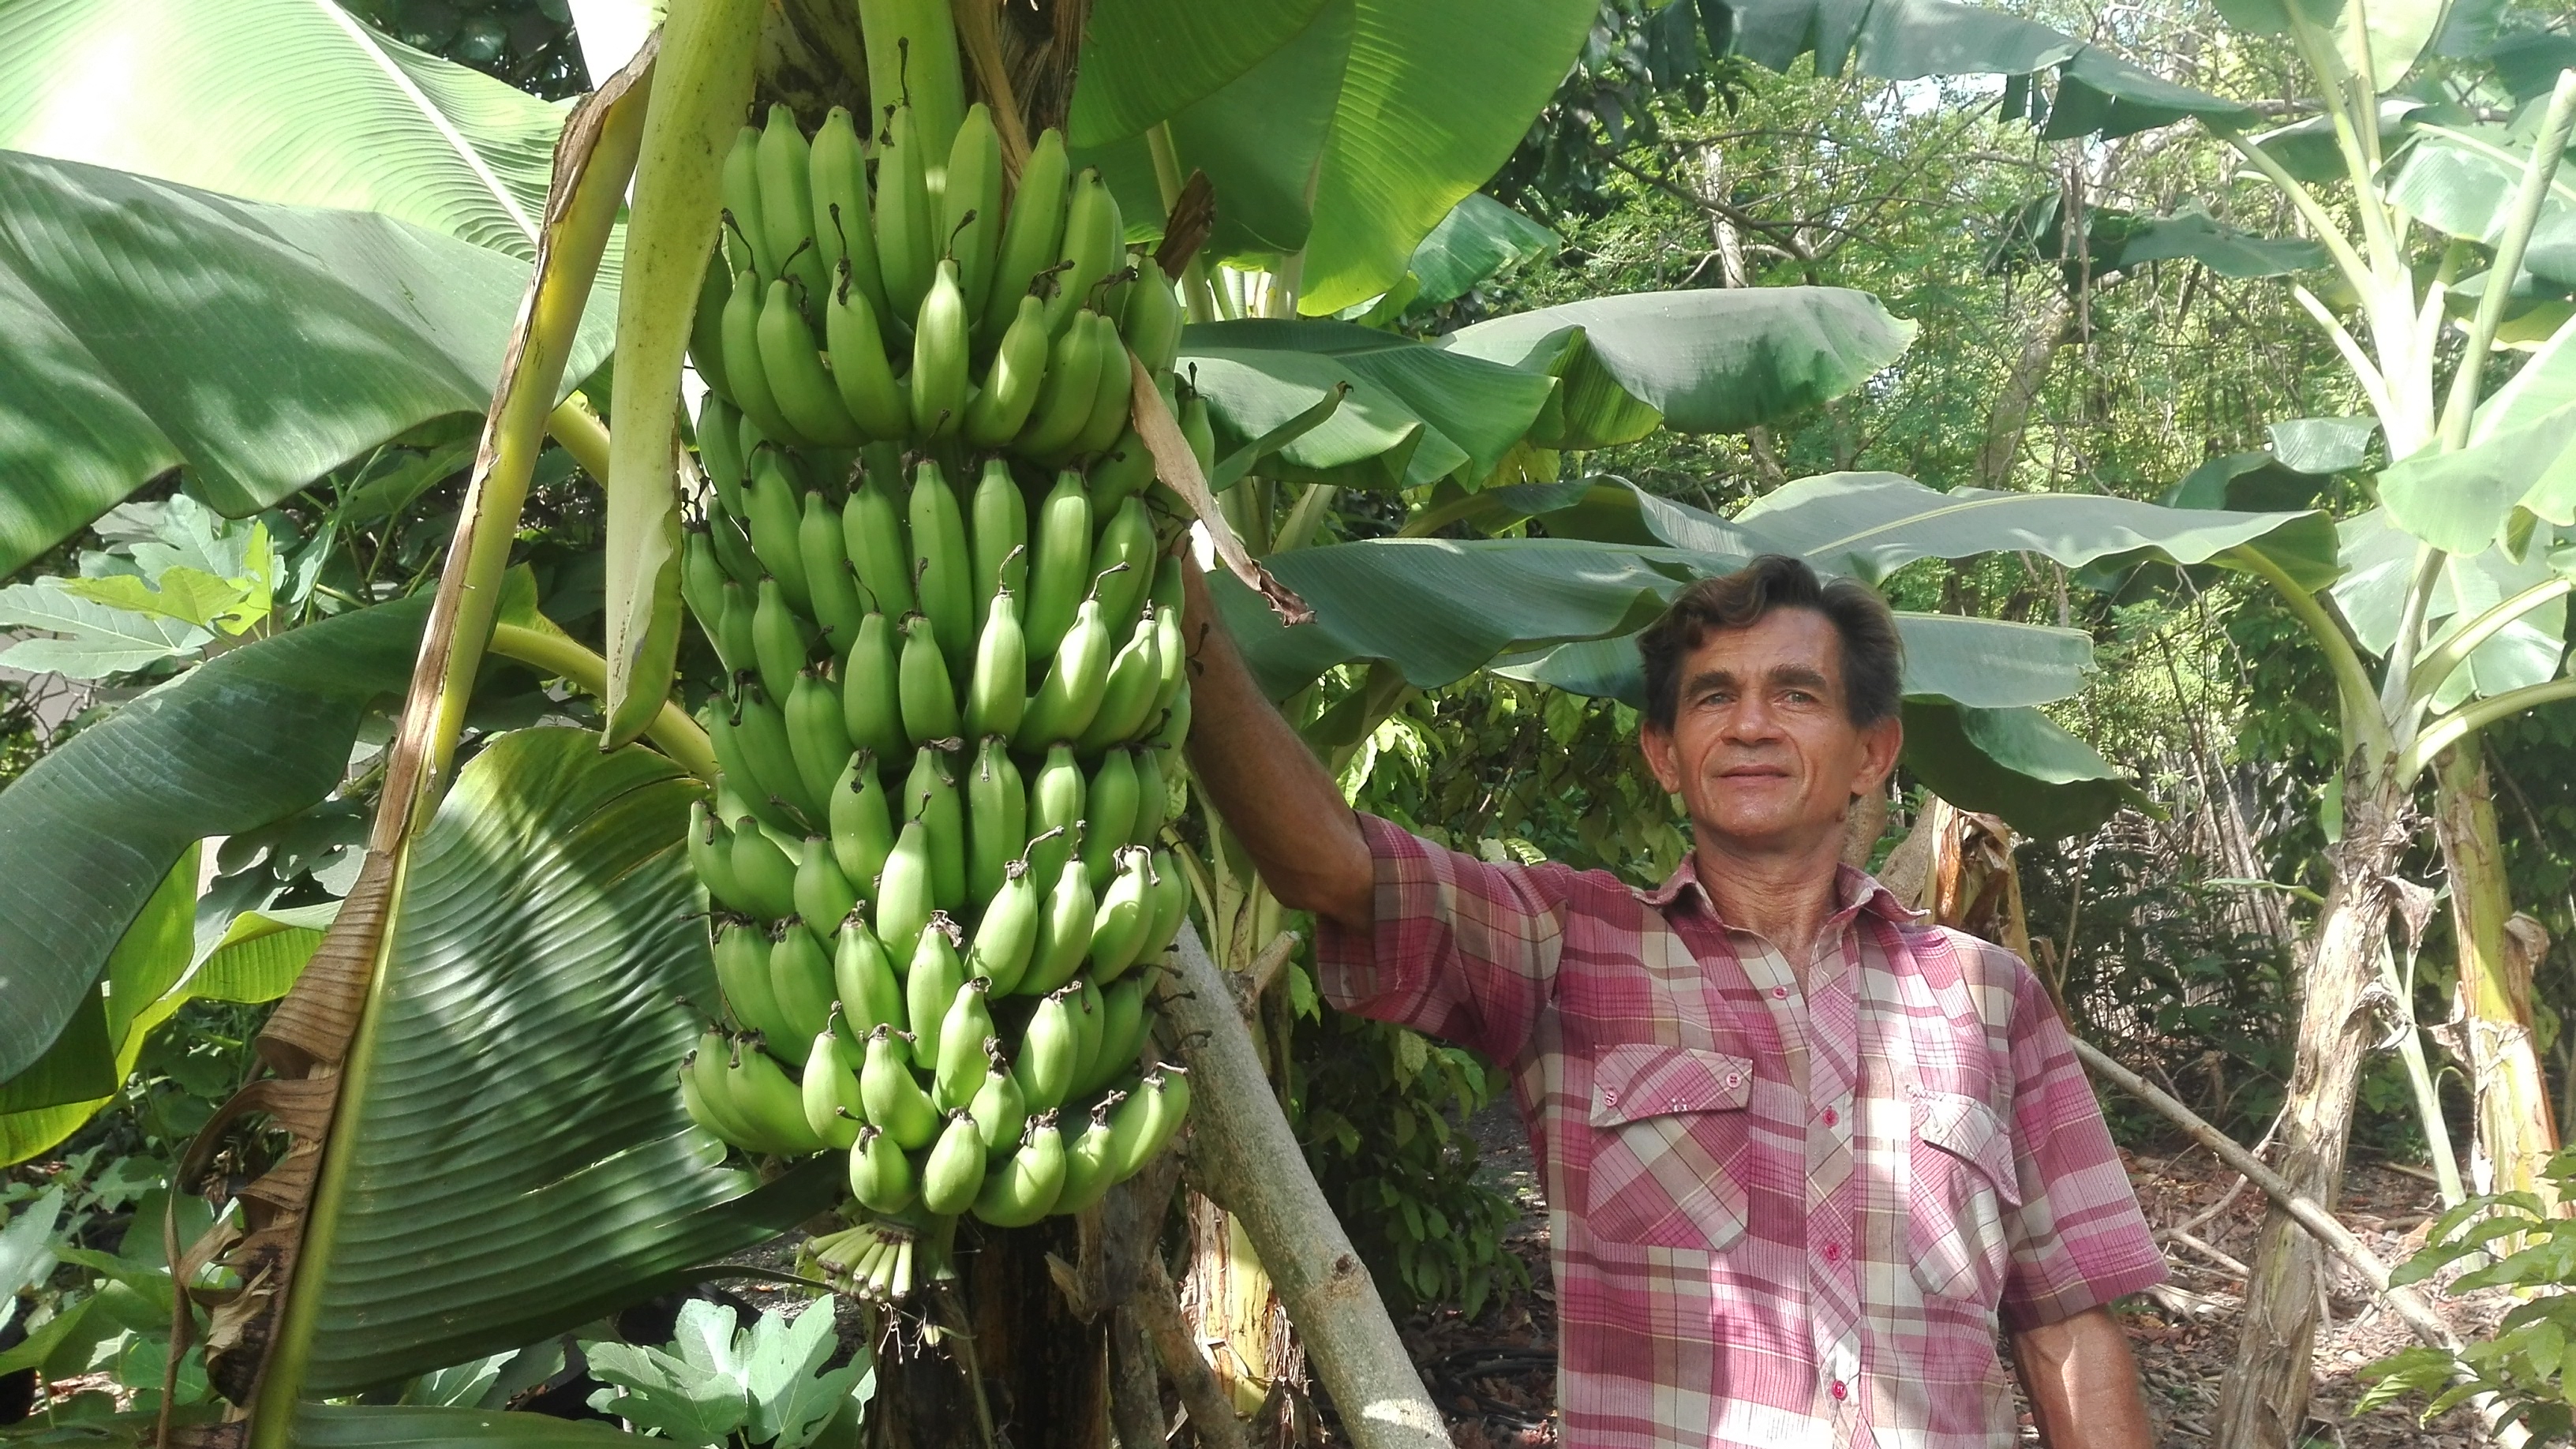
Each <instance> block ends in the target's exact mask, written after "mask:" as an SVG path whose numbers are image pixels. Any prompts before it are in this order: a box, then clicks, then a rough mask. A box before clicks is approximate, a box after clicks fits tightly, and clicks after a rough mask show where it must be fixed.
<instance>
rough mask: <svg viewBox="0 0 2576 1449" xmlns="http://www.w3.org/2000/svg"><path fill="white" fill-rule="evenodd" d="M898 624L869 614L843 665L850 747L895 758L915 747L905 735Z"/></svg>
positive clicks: (843, 714)
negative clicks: (896, 636) (896, 643)
mask: <svg viewBox="0 0 2576 1449" xmlns="http://www.w3.org/2000/svg"><path fill="white" fill-rule="evenodd" d="M896 681H897V665H896V663H895V646H894V626H893V625H891V624H889V623H887V622H886V616H885V615H883V614H878V613H870V614H869V615H868V616H867V617H865V618H863V619H861V620H859V638H858V642H857V643H855V644H853V645H851V646H850V655H849V657H848V658H847V659H845V660H843V661H842V663H841V723H842V724H843V725H845V726H847V727H848V729H849V732H850V740H851V743H853V744H855V745H857V746H858V747H859V748H861V749H864V750H872V751H874V752H875V753H876V756H877V758H878V759H880V760H891V759H894V758H896V757H897V756H899V755H901V754H902V753H903V752H904V751H905V750H908V749H910V748H912V739H911V737H910V736H908V735H906V734H905V733H904V731H903V715H902V713H901V706H900V704H899V703H898V700H899V688H898V685H897V682H896Z"/></svg>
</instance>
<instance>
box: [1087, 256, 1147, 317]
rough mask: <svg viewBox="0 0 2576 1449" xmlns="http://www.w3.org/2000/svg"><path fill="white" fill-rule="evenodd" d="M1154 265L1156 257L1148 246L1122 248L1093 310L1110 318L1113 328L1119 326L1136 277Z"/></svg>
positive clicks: (1133, 289) (1125, 313) (1102, 286)
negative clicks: (1116, 263)
mask: <svg viewBox="0 0 2576 1449" xmlns="http://www.w3.org/2000/svg"><path fill="white" fill-rule="evenodd" d="M1152 265H1154V258H1153V256H1152V254H1151V252H1150V251H1149V250H1148V249H1147V248H1144V247H1124V248H1122V249H1120V252H1119V255H1118V265H1117V266H1115V267H1113V268H1111V269H1110V272H1109V275H1108V276H1107V277H1106V278H1105V279H1103V281H1102V285H1101V289H1100V301H1099V302H1098V303H1097V304H1095V305H1094V306H1093V308H1092V310H1093V311H1096V312H1098V313H1099V314H1100V315H1101V316H1103V317H1106V318H1108V319H1109V325H1110V327H1111V328H1113V329H1115V328H1117V327H1118V326H1119V325H1120V323H1121V322H1122V321H1123V320H1124V319H1125V318H1126V316H1127V298H1128V296H1129V295H1130V294H1131V293H1133V292H1134V291H1135V290H1136V278H1137V277H1138V275H1140V274H1141V273H1142V272H1143V271H1144V269H1145V268H1147V267H1150V266H1152Z"/></svg>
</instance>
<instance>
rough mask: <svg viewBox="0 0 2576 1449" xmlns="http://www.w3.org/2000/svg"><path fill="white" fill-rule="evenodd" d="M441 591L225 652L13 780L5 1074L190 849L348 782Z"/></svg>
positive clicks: (1, 1074) (44, 1042)
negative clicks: (382, 699)
mask: <svg viewBox="0 0 2576 1449" xmlns="http://www.w3.org/2000/svg"><path fill="white" fill-rule="evenodd" d="M427 614H428V600H427V599H425V598H423V599H416V600H406V601H403V602H400V603H393V604H386V605H382V606H379V607H377V608H373V609H364V610H360V611H359V612H357V613H353V614H344V615H342V616H340V617H339V618H336V619H327V620H324V621H323V622H321V623H318V624H313V625H309V626H307V627H305V628H302V629H296V630H293V631H291V632H289V633H285V634H281V635H278V636H277V637H276V638H273V639H268V640H263V641H261V642H259V643H256V644H248V645H244V646H243V647H241V648H239V649H235V650H232V651H230V652H228V653H225V654H223V655H220V656H218V657H217V658H215V659H213V660H211V661H209V662H208V663H206V664H204V665H201V666H199V667H198V668H196V669H192V670H190V671H189V672H188V673H186V674H184V675H181V676H180V677H179V678H177V679H175V680H172V681H171V682H170V683H168V684H165V685H162V686H161V687H160V688H158V689H155V690H153V691H152V692H151V693H149V694H146V695H144V696H142V697H141V698H139V699H136V700H134V701H133V702H131V703H129V704H126V705H124V706H122V707H120V708H119V709H118V710H117V711H116V712H115V713H114V714H111V715H109V716H108V717H107V718H106V719H104V720H101V721H100V722H98V723H97V724H94V725H91V726H90V727H89V728H87V729H84V730H82V731H81V732H80V733H78V734H76V735H74V736H72V738H71V739H70V740H69V741H68V742H66V743H64V744H63V745H62V746H61V747H59V748H57V749H55V750H53V751H52V752H51V753H49V754H47V755H46V756H45V757H44V758H43V759H41V760H39V761H37V762H36V764H35V766H34V768H32V769H30V770H28V771H27V773H26V774H25V775H23V776H21V777H19V779H18V781H17V782H16V783H15V784H13V785H11V786H10V787H9V788H8V789H7V790H5V791H0V999H5V1000H6V1001H8V1003H9V1010H8V1011H6V1012H0V1079H6V1078H8V1077H12V1076H15V1075H16V1074H17V1073H18V1072H19V1071H21V1070H23V1069H24V1068H25V1067H26V1066H27V1065H28V1064H29V1063H30V1062H33V1061H34V1060H35V1059H36V1057H37V1056H38V1055H39V1054H40V1053H42V1052H43V1051H44V1049H45V1048H46V1047H47V1046H48V1045H50V1044H51V1043H52V1041H53V1040H54V1038H55V1036H56V1035H58V1034H59V1033H60V1032H61V1031H62V1029H63V1025H64V1023H65V1022H66V1021H68V1020H70V1019H71V1015H72V1013H73V1011H74V1009H75V1008H77V1007H78V1006H79V1004H80V1002H81V1000H82V998H83V997H84V996H86V995H88V994H89V992H90V988H91V984H92V983H93V982H95V981H96V980H97V979H98V973H99V969H100V968H101V966H103V965H104V964H105V963H106V961H107V957H108V953H109V952H110V951H111V950H113V949H114V948H115V945H116V943H117V940H118V938H120V937H121V936H123V935H124V934H125V930H126V927H127V925H128V924H129V923H130V922H132V921H133V920H134V918H135V915H136V913H137V912H139V911H141V910H142V909H143V905H144V902H145V901H146V900H147V899H148V898H149V897H150V896H151V895H152V893H153V891H154V890H155V889H156V888H157V887H159V886H160V884H161V882H162V880H163V878H164V877H165V876H166V875H168V873H169V871H170V867H171V865H172V863H173V862H175V861H177V860H178V859H179V856H180V854H181V852H183V851H185V850H187V849H188V848H189V847H190V846H191V845H193V844H194V843H195V842H197V841H198V840H199V839H201V838H203V837H205V836H209V835H231V834H237V833H239V832H241V831H245V830H251V829H255V828H257V827H259V826H262V825H265V824H268V823H269V822H270V821H273V820H276V819H278V818H280V817H282V816H285V815H290V814H292V813H294V812H295V811H298V810H301V809H303V808H304V807H306V806H308V805H311V804H312V803H313V802H315V801H316V800H319V799H321V798H322V797H323V796H324V795H325V794H327V793H329V792H330V790H331V788H332V787H333V786H335V785H337V784H339V783H340V778H341V773H342V771H343V769H344V768H345V767H346V766H347V764H348V759H349V745H350V742H351V741H352V740H353V739H354V738H355V737H356V735H357V729H358V721H359V716H360V713H361V710H362V709H363V707H364V706H365V705H366V703H367V701H368V700H370V699H371V698H374V697H376V696H379V695H385V694H391V693H394V692H397V691H399V690H401V689H402V688H403V686H404V685H405V684H406V683H408V682H409V680H410V678H411V669H412V661H413V657H414V655H415V654H416V653H417V651H418V649H419V643H420V628H421V621H422V619H423V618H425V617H426V616H427Z"/></svg>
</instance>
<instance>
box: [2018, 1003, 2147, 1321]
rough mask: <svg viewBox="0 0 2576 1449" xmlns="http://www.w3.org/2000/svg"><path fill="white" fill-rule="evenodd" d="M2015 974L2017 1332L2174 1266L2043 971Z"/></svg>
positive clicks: (2093, 1304) (2107, 1298) (2103, 1300)
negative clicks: (2018, 1193) (2151, 1224)
mask: <svg viewBox="0 0 2576 1449" xmlns="http://www.w3.org/2000/svg"><path fill="white" fill-rule="evenodd" d="M2018 974H2019V976H2020V978H2021V979H2020V984H2019V989H2018V990H2017V992H2016V993H2015V999H2014V1002H2013V1016H2012V1034H2011V1048H2012V1072H2013V1101H2012V1138H2013V1155H2014V1159H2015V1160H2014V1167H2015V1169H2016V1171H2017V1172H2018V1173H2019V1174H2020V1178H2021V1190H2022V1206H2021V1207H2020V1208H2019V1209H2017V1210H2015V1211H2014V1213H2013V1214H2012V1217H2011V1218H2010V1220H2009V1221H2008V1223H2007V1228H2008V1231H2009V1232H2010V1234H2011V1238H2012V1269H2011V1273H2010V1276H2009V1277H2008V1278H2007V1279H2006V1280H2005V1283H2004V1293H2003V1303H2002V1316H2003V1321H2004V1326H2005V1327H2006V1328H2009V1329H2011V1330H2013V1331H2016V1332H2018V1331H2021V1330H2023V1329H2028V1328H2036V1327H2039V1326H2041V1325H2044V1324H2050V1323H2055V1322H2058V1321H2059V1320H2061V1319H2066V1318H2071V1317H2073V1316H2075V1315H2076V1314H2078V1313H2082V1312H2084V1311H2085V1310H2087V1309H2091V1308H2098V1307H2101V1306H2103V1305H2104V1304H2107V1303H2109V1302H2111V1301H2112V1300H2114V1299H2116V1298H2119V1297H2121V1296H2122V1295H2124V1294H2129V1293H2136V1292H2138V1291H2140V1290H2142V1289H2146V1288H2151V1287H2153V1286H2155V1285H2156V1284H2158V1283H2161V1282H2163V1281H2164V1280H2165V1276H2166V1272H2167V1269H2166V1266H2165V1257H2164V1251H2163V1250H2162V1249H2161V1248H2159V1247H2157V1246H2156V1240H2155V1235H2154V1234H2153V1233H2152V1232H2150V1231H2148V1228H2147V1220H2146V1215H2145V1214H2144V1213H2142V1212H2140V1211H2139V1210H2138V1194H2137V1191H2136V1189H2135V1188H2133V1187H2132V1186H2130V1183H2129V1172H2128V1168H2127V1166H2126V1165H2125V1164H2123V1163H2122V1162H2121V1160H2120V1153H2119V1150H2118V1149H2117V1148H2115V1147H2113V1146H2112V1145H2111V1130H2110V1128H2109V1127H2108V1126H2107V1125H2105V1124H2104V1122H2103V1120H2102V1104H2101V1101H2100V1100H2099V1099H2098V1098H2096V1097H2095V1096H2094V1094H2093V1084H2092V1082H2091V1080H2090V1079H2089V1078H2087V1077H2086V1076H2085V1075H2084V1067H2083V1063H2082V1062H2080V1061H2078V1060H2077V1059H2076V1056H2075V1048H2074V1045H2073V1043H2072V1042H2070V1041H2069V1040H2068V1038H2067V1035H2066V1027H2065V1024H2064V1023H2063V1022H2062V1021H2061V1020H2060V1019H2059V1018H2058V1015H2057V1007H2056V1005H2055V1004H2054V1003H2053V1002H2051V1001H2050V1000H2049V999H2048V993H2047V991H2046V989H2045V988H2043V987H2042V986H2041V985H2040V982H2039V978H2038V977H2036V976H2034V975H2032V974H2031V973H2030V972H2029V971H2028V970H2027V969H2024V970H2022V971H2021V972H2019V973H2018Z"/></svg>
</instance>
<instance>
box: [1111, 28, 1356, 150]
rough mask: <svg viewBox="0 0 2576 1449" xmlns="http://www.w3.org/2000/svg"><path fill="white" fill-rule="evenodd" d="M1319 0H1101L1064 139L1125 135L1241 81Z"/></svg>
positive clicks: (1292, 32) (1295, 30) (1290, 35)
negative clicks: (1213, 0)
mask: <svg viewBox="0 0 2576 1449" xmlns="http://www.w3.org/2000/svg"><path fill="white" fill-rule="evenodd" d="M1323 5H1324V0H1237V3H1234V4H1231V5H1225V6H1210V5H1202V4H1195V3H1192V0H1099V3H1098V4H1095V5H1093V6H1092V7H1091V12H1090V16H1089V21H1088V23H1087V24H1086V25H1084V27H1083V33H1082V68H1081V71H1080V79H1079V80H1078V81H1077V82H1076V83H1075V85H1074V90H1073V112H1072V115H1071V116H1070V117H1069V118H1067V120H1066V122H1065V139H1066V140H1067V141H1069V142H1071V143H1072V144H1074V145H1076V146H1098V145H1102V144H1104V143H1106V142H1110V141H1116V140H1120V139H1123V138H1125V137H1128V136H1133V135H1135V134H1136V133H1137V132H1139V131H1142V130H1144V129H1145V128H1146V127H1148V126H1151V125H1153V124H1154V123H1155V122H1157V121H1161V120H1164V119H1165V118H1167V117H1170V116H1173V115H1177V114H1178V113H1180V112H1182V111H1184V110H1187V109H1188V108H1189V107H1190V106H1192V105H1195V104H1196V103H1198V102H1200V101H1203V100H1205V99H1207V98H1208V97H1209V96H1211V95H1214V94H1216V93H1217V92H1218V91H1220V90H1222V89H1224V88H1225V87H1226V86H1227V85H1228V84H1229V83H1231V82H1233V81H1235V80H1237V79H1239V78H1240V77H1241V76H1242V75H1243V73H1244V72H1245V71H1248V70H1250V69H1252V67H1253V66H1255V65H1256V64H1258V63H1259V62H1260V61H1261V60H1262V59H1263V58H1265V57H1267V56H1269V55H1270V54H1271V53H1273V52H1274V51H1276V50H1278V49H1279V48H1280V47H1281V46H1283V45H1286V44H1287V43H1288V42H1289V41H1291V40H1293V39H1295V38H1296V36H1297V35H1298V33H1299V32H1301V31H1303V30H1304V29H1305V28H1306V27H1307V26H1308V25H1309V24H1311V23H1313V21H1314V18H1315V12H1316V11H1318V10H1320V9H1322V8H1323Z"/></svg>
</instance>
